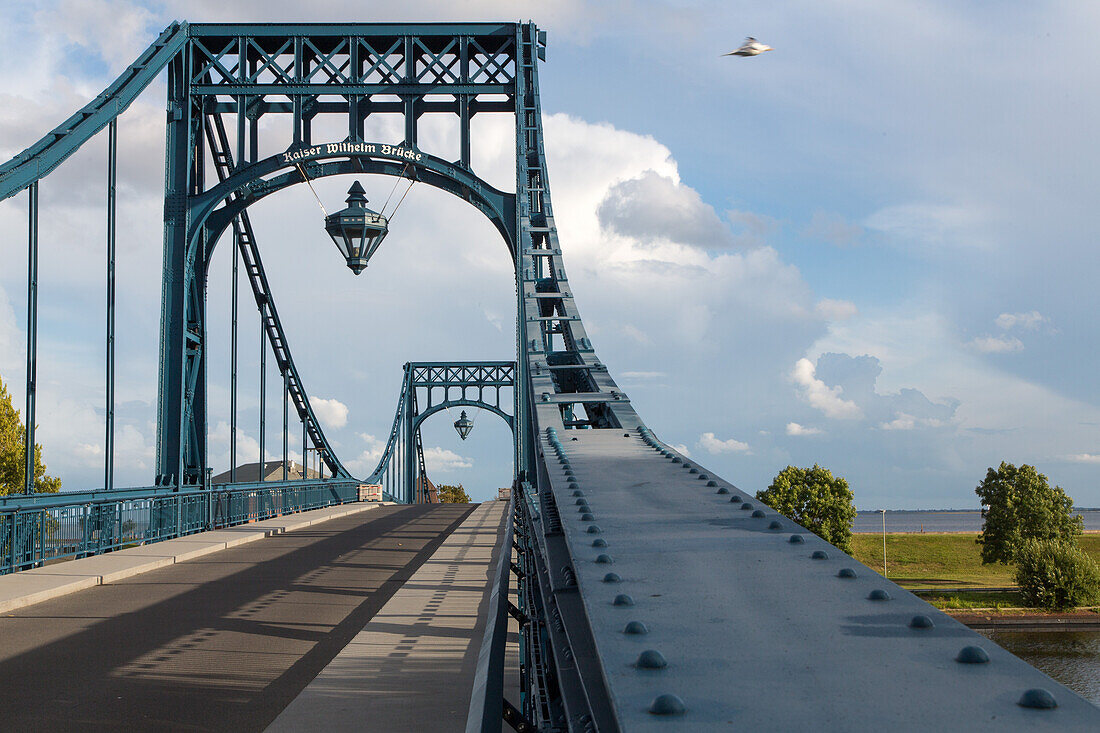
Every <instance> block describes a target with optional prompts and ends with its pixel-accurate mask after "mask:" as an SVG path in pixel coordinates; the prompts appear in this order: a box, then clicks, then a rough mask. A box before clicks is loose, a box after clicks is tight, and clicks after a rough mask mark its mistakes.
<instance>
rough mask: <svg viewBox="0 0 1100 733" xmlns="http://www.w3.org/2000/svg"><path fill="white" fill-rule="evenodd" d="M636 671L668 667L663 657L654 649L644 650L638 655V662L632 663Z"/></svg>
mask: <svg viewBox="0 0 1100 733" xmlns="http://www.w3.org/2000/svg"><path fill="white" fill-rule="evenodd" d="M634 666H635V667H637V668H638V669H664V668H665V667H667V666H668V662H667V661H666V660H665V655H663V654H661V653H660V652H659V651H657V650H656V649H646V650H645V651H644V652H642V653H641V654H639V655H638V661H636V662H634Z"/></svg>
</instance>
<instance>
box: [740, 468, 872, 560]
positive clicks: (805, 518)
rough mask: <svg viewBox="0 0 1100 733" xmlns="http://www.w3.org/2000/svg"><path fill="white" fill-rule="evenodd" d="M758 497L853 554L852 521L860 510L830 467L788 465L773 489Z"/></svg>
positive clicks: (757, 495) (757, 493)
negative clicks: (857, 510)
mask: <svg viewBox="0 0 1100 733" xmlns="http://www.w3.org/2000/svg"><path fill="white" fill-rule="evenodd" d="M756 498H757V499H759V500H760V501H762V502H764V503H765V504H767V505H768V506H770V507H771V508H772V509H774V510H776V511H777V512H779V513H780V514H782V515H783V516H785V517H787V518H789V519H792V520H794V521H795V522H797V523H798V524H800V525H802V526H803V527H805V528H806V529H808V530H810V531H811V532H813V533H814V534H816V535H817V536H818V537H821V538H822V539H824V540H825V541H826V542H831V543H833V544H834V545H836V546H837V547H839V548H840V549H842V550H844V551H845V552H849V553H850V552H851V551H852V522H853V521H854V520H855V518H856V507H855V504H853V503H852V499H853V495H852V490H851V489H849V488H848V482H847V481H845V480H844V479H843V478H841V477H840V476H836V477H834V476H833V474H832V473H831V472H830V471H829V470H828V469H826V468H822V467H821V466H818V465H817V464H816V463H815V464H814V467H813V468H795V467H794V466H787V467H786V468H784V469H783V470H782V471H780V472H779V475H778V476H776V477H775V479H773V480H772V483H771V486H769V487H768V488H767V489H766V490H764V491H758V492H756Z"/></svg>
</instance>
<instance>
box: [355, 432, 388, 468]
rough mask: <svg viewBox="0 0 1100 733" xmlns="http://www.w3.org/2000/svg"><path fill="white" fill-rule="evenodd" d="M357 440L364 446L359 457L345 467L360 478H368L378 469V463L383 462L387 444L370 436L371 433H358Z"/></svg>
mask: <svg viewBox="0 0 1100 733" xmlns="http://www.w3.org/2000/svg"><path fill="white" fill-rule="evenodd" d="M355 435H356V437H357V438H359V440H360V441H362V443H363V444H364V448H363V450H362V451H360V453H359V455H357V456H356V457H355V458H353V459H352V460H350V461H346V462H345V465H346V466H347V468H348V470H349V471H351V472H352V473H353V474H354V475H356V476H358V477H359V478H366V477H367V476H369V475H370V474H371V473H373V472H374V469H376V468H378V462H379V461H380V460H382V452H383V451H384V450H385V449H386V442H385V441H383V440H379V439H378V438H376V437H374V436H373V435H370V434H369V433H356V434H355Z"/></svg>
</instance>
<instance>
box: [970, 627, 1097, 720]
mask: <svg viewBox="0 0 1100 733" xmlns="http://www.w3.org/2000/svg"><path fill="white" fill-rule="evenodd" d="M979 633H981V634H982V635H983V636H985V637H987V638H989V639H990V640H992V641H993V642H995V643H996V644H999V645H1001V646H1002V647H1004V648H1005V649H1007V650H1008V651H1010V652H1012V653H1013V654H1015V655H1016V656H1017V657H1019V658H1020V659H1023V660H1024V661H1025V662H1027V663H1028V664H1030V665H1032V666H1033V667H1038V668H1039V669H1041V670H1042V671H1043V672H1045V673H1047V674H1048V675H1050V676H1051V677H1053V678H1054V679H1056V680H1058V681H1059V682H1061V683H1062V684H1063V685H1065V686H1066V687H1068V688H1069V689H1071V690H1073V691H1074V692H1076V693H1077V694H1078V695H1080V696H1081V697H1083V698H1085V699H1086V700H1088V701H1089V702H1091V703H1092V704H1093V705H1097V706H1100V631H993V630H989V631H981V632H979Z"/></svg>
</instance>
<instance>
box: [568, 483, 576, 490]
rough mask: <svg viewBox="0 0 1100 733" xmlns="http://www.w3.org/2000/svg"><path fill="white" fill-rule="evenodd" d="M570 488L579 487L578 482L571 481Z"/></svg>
mask: <svg viewBox="0 0 1100 733" xmlns="http://www.w3.org/2000/svg"><path fill="white" fill-rule="evenodd" d="M568 488H570V489H575V488H577V484H576V482H572V481H571V482H570V483H569V486H568Z"/></svg>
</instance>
